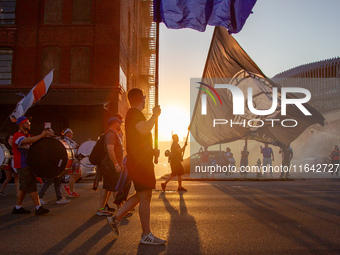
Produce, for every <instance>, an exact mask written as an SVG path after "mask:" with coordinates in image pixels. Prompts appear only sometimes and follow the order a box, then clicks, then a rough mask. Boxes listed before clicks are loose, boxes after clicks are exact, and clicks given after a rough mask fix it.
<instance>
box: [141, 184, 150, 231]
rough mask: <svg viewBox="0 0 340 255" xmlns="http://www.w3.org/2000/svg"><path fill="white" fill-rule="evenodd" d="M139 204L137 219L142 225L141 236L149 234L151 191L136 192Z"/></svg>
mask: <svg viewBox="0 0 340 255" xmlns="http://www.w3.org/2000/svg"><path fill="white" fill-rule="evenodd" d="M138 195H139V199H140V203H139V218H140V222H141V225H142V230H143V235H147V234H149V233H150V232H151V231H150V203H151V196H152V190H151V189H148V190H142V191H139V192H138Z"/></svg>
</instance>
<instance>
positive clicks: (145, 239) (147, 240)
mask: <svg viewBox="0 0 340 255" xmlns="http://www.w3.org/2000/svg"><path fill="white" fill-rule="evenodd" d="M139 242H140V243H142V244H151V245H162V244H165V242H166V240H163V239H160V238H158V237H155V236H154V235H153V234H152V233H151V232H150V233H149V234H147V235H143V234H142V238H141V239H140V240H139Z"/></svg>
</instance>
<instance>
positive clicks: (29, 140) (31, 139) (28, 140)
mask: <svg viewBox="0 0 340 255" xmlns="http://www.w3.org/2000/svg"><path fill="white" fill-rule="evenodd" d="M48 134H49V132H48V131H47V130H44V131H42V132H41V134H40V135H37V136H33V137H27V138H24V139H23V140H22V141H21V145H25V144H30V143H35V142H36V141H38V140H40V139H41V138H43V137H45V136H47V135H48Z"/></svg>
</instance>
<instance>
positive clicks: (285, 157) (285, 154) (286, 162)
mask: <svg viewBox="0 0 340 255" xmlns="http://www.w3.org/2000/svg"><path fill="white" fill-rule="evenodd" d="M279 153H280V154H282V169H281V175H280V179H282V178H283V177H284V176H285V178H286V179H288V178H289V177H290V175H289V168H290V161H291V160H292V158H293V149H292V147H290V146H288V147H283V148H280V150H279ZM285 173H286V174H285Z"/></svg>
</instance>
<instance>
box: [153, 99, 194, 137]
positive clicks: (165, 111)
mask: <svg viewBox="0 0 340 255" xmlns="http://www.w3.org/2000/svg"><path fill="white" fill-rule="evenodd" d="M158 121H159V124H158V125H159V131H158V132H159V141H171V135H172V134H177V135H178V137H179V139H180V141H182V140H183V138H185V137H186V136H187V132H188V127H189V124H190V113H189V110H187V109H185V108H184V107H179V106H174V105H169V106H166V107H164V108H162V114H161V115H160V116H159V119H158Z"/></svg>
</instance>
